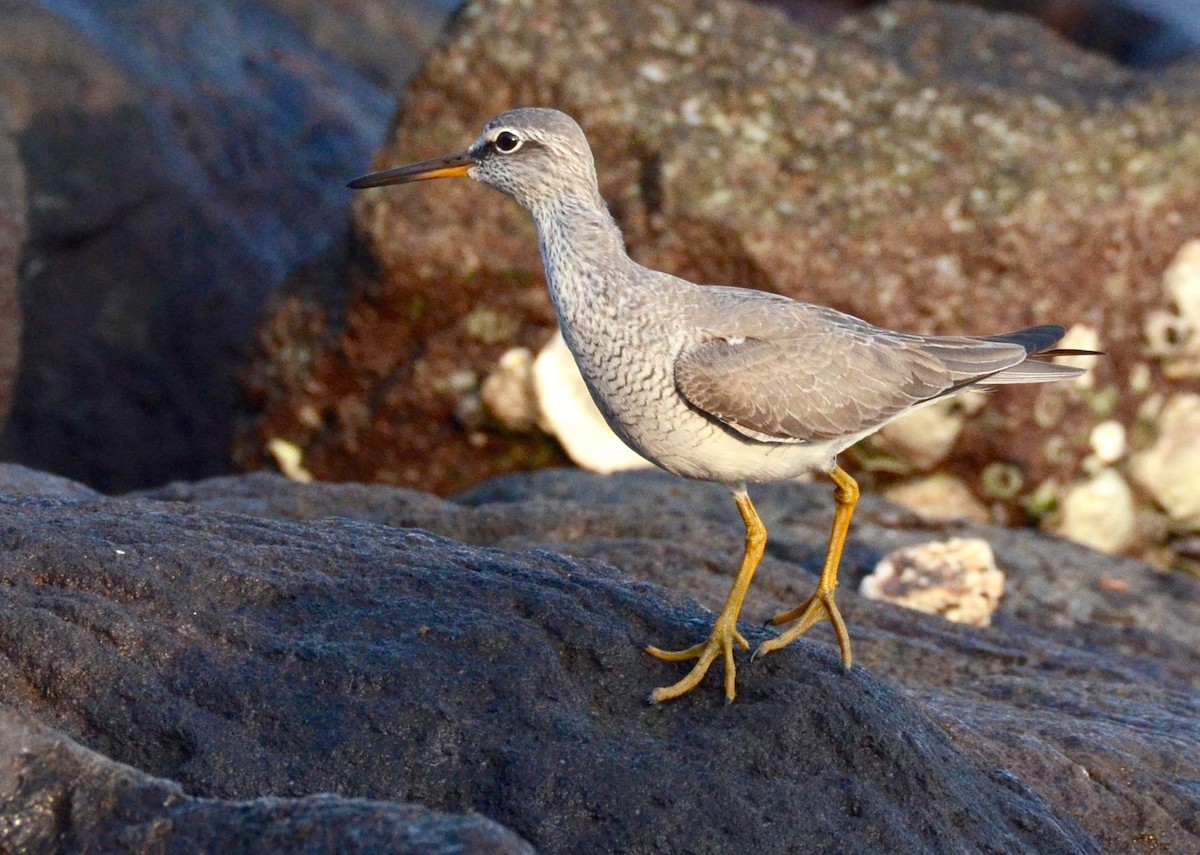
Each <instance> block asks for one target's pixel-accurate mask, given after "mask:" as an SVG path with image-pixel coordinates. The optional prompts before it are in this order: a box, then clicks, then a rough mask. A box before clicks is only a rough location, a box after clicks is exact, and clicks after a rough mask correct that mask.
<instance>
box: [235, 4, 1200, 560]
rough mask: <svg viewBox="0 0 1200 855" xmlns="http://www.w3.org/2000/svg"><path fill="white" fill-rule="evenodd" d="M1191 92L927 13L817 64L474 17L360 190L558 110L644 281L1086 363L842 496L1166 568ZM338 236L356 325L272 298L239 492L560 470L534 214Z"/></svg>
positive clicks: (813, 48) (1176, 429)
mask: <svg viewBox="0 0 1200 855" xmlns="http://www.w3.org/2000/svg"><path fill="white" fill-rule="evenodd" d="M579 33H587V34H588V38H587V39H586V40H585V43H584V44H580V42H579V38H578V34H579ZM747 57H752V58H753V59H752V61H748V60H747ZM1198 75H1200V71H1198V70H1197V66H1196V65H1195V64H1190V65H1189V64H1181V65H1177V66H1173V67H1172V68H1170V69H1168V70H1167V71H1161V70H1160V71H1156V72H1153V73H1150V72H1136V71H1132V70H1129V69H1127V68H1122V67H1120V66H1118V65H1117V64H1115V63H1113V62H1111V61H1109V60H1107V59H1105V58H1103V57H1101V56H1098V55H1094V54H1087V53H1083V52H1081V51H1078V50H1075V49H1073V48H1072V47H1071V46H1069V45H1067V44H1065V43H1064V42H1063V41H1062V40H1061V39H1059V38H1056V37H1055V36H1053V35H1052V34H1051V33H1049V32H1048V31H1046V30H1045V29H1043V28H1042V27H1040V26H1039V25H1038V24H1036V23H1035V22H1033V21H1030V20H1027V19H1023V18H1017V17H999V16H994V15H989V14H986V13H983V12H977V11H973V10H968V9H960V8H954V9H947V8H946V7H944V6H940V5H936V4H932V3H906V4H898V5H889V6H886V7H883V8H881V9H879V10H876V11H871V12H868V13H864V14H863V15H861V16H858V17H854V18H850V19H847V20H844V21H843V22H842V23H840V24H839V25H837V26H836V27H834V28H833V29H832V30H831V31H830V32H828V33H824V34H814V33H813V32H812V31H810V30H808V29H805V28H803V27H801V26H798V25H795V24H793V23H791V22H790V21H789V19H788V18H786V17H785V15H784V13H782V12H780V11H777V10H773V9H770V8H767V7H763V6H757V5H751V4H735V3H708V2H691V3H689V2H680V3H676V4H674V5H673V6H671V7H670V9H669V11H663V13H662V14H661V15H656V16H647V17H643V16H638V15H629V14H623V13H621V12H620V11H619V10H618V7H614V6H611V5H605V6H596V5H595V4H591V3H583V2H579V3H573V2H566V1H565V0H564V2H560V3H505V4H495V5H491V4H487V3H481V4H473V5H470V6H468V7H466V9H464V11H463V12H462V13H461V14H460V15H459V16H458V17H457V18H456V19H455V21H454V23H453V25H452V27H451V29H450V32H449V34H448V35H447V38H446V41H445V42H444V43H443V44H442V45H441V46H440V47H439V49H438V50H437V51H436V52H435V53H434V54H433V55H432V56H431V57H430V59H429V61H428V63H427V64H426V65H425V67H424V68H423V70H422V72H421V73H420V75H419V76H418V77H417V78H415V79H414V81H413V83H412V85H411V87H410V89H409V91H408V94H407V100H406V105H405V109H404V111H403V112H402V113H401V114H399V115H398V117H397V121H396V124H395V126H394V128H393V132H392V137H391V142H390V143H389V145H388V146H387V148H386V149H385V151H384V153H383V154H382V155H381V156H380V157H379V158H378V159H377V161H376V163H377V165H382V164H394V163H401V162H406V161H409V160H413V159H419V158H422V157H426V156H432V155H433V154H435V153H439V152H448V151H452V150H457V149H459V148H462V147H463V146H465V145H466V144H467V143H469V142H470V141H471V140H472V139H473V138H474V136H475V134H476V133H477V131H478V129H479V128H480V127H481V126H482V124H483V123H484V122H485V121H486V120H487V119H488V118H489V117H491V116H492V115H494V114H495V113H498V112H500V111H501V110H503V109H505V108H506V107H507V106H510V105H513V104H538V103H551V104H555V105H558V106H560V107H562V108H564V109H566V110H567V111H568V112H571V113H572V114H574V115H576V116H577V117H578V118H579V120H580V122H581V123H582V124H583V126H584V127H585V129H586V130H587V131H588V132H589V136H590V138H591V140H592V142H593V146H594V148H595V150H596V156H597V160H598V163H599V168H600V174H601V180H602V184H603V192H604V194H605V196H606V198H607V199H608V200H609V201H610V204H611V205H612V207H613V210H614V213H615V215H616V216H617V219H618V220H619V221H620V223H621V224H622V226H623V228H624V230H625V233H626V236H627V239H628V243H629V246H630V249H631V252H632V253H633V255H634V256H635V257H637V258H638V259H639V260H640V261H642V262H643V263H645V264H648V265H651V266H657V267H661V268H665V269H668V270H671V271H673V272H675V273H677V274H680V275H683V276H686V277H689V278H692V279H695V280H699V281H708V282H732V283H738V284H743V285H749V286H754V287H759V288H765V289H768V290H773V291H778V292H781V293H786V294H789V295H791V296H795V297H800V298H804V299H808V300H813V301H816V302H821V303H826V304H831V305H834V306H837V307H839V308H842V309H844V310H847V311H850V312H852V313H854V314H857V315H860V316H862V317H865V318H867V319H870V320H872V321H876V322H879V323H881V324H886V325H890V326H893V327H897V328H901V329H908V330H918V331H923V332H942V333H951V332H961V331H970V332H976V333H985V332H989V331H997V330H1002V329H1011V328H1016V327H1019V326H1022V325H1027V324H1032V323H1037V322H1045V321H1058V322H1062V323H1063V324H1064V325H1066V326H1068V327H1070V328H1071V333H1070V336H1069V341H1068V344H1069V345H1074V346H1081V347H1092V348H1098V349H1100V350H1103V351H1104V352H1105V357H1104V358H1103V359H1100V360H1093V362H1094V363H1095V367H1094V370H1093V371H1091V372H1089V374H1088V375H1087V377H1086V378H1084V379H1083V380H1082V381H1081V382H1078V383H1076V384H1074V385H1068V384H1059V385H1054V386H1046V387H1041V388H1025V389H1012V390H1004V391H1002V392H1000V393H997V394H995V395H992V396H989V397H987V398H981V399H977V400H967V401H956V402H952V403H948V404H947V405H946V406H943V407H940V408H936V409H932V410H928V411H925V412H923V413H921V414H919V415H918V416H917V417H915V419H914V420H912V421H909V422H906V423H901V424H897V425H895V426H893V427H891V428H889V429H888V430H886V431H884V432H883V433H882V434H881V436H879V437H878V438H876V439H875V440H873V441H872V442H869V443H866V444H864V445H863V446H862V447H861V448H859V449H858V450H857V451H856V452H855V453H853V454H851V455H850V456H851V458H852V460H853V465H854V466H855V468H856V470H857V471H859V472H862V473H866V474H867V477H866V478H865V479H864V480H865V481H866V482H867V483H868V486H871V487H881V488H886V489H887V492H888V494H889V495H891V496H892V497H894V498H895V499H896V500H897V501H901V502H904V503H907V504H909V505H910V506H912V507H915V508H917V509H920V510H922V511H923V512H925V513H927V514H929V515H930V516H931V517H938V516H946V515H949V516H962V515H966V516H969V517H972V518H975V519H981V520H982V519H992V520H996V521H1000V522H1020V521H1027V520H1030V519H1032V520H1036V521H1039V522H1041V523H1042V524H1044V525H1045V526H1046V527H1048V528H1051V529H1053V530H1056V531H1060V532H1062V533H1064V534H1066V535H1067V536H1069V537H1072V538H1074V539H1076V540H1078V541H1080V542H1084V543H1087V544H1089V545H1092V546H1094V547H1096V548H1100V549H1104V550H1106V551H1111V552H1130V553H1136V554H1139V555H1142V556H1144V557H1150V558H1153V559H1155V560H1156V561H1158V562H1159V563H1160V564H1162V565H1164V566H1167V565H1172V564H1180V563H1183V562H1185V561H1186V556H1187V555H1188V554H1189V553H1190V552H1191V551H1192V550H1194V549H1195V546H1194V542H1193V541H1192V539H1191V538H1192V534H1193V532H1195V531H1196V530H1197V528H1198V527H1200V496H1198V495H1197V489H1200V488H1198V486H1197V485H1200V469H1198V468H1197V467H1200V457H1197V456H1196V454H1195V453H1194V452H1193V451H1192V450H1191V449H1192V447H1193V445H1192V443H1191V442H1190V438H1191V437H1192V436H1193V435H1194V434H1195V432H1196V426H1197V424H1198V422H1200V397H1197V394H1196V393H1197V392H1198V391H1200V368H1198V366H1200V359H1198V357H1197V354H1198V353H1200V351H1197V350H1196V348H1197V347H1200V344H1197V342H1198V341H1200V336H1196V335H1193V333H1192V330H1193V329H1194V328H1195V327H1196V325H1197V324H1200V303H1198V302H1197V301H1198V300H1200V243H1196V241H1197V236H1198V235H1200V136H1198V135H1197V130H1196V116H1197V114H1198V110H1200V94H1198V93H1200V79H1198ZM480 81H487V84H486V85H481V84H480ZM714 81H719V85H715V83H714ZM355 217H356V219H355V223H356V235H357V240H358V244H357V247H358V248H357V254H356V258H355V261H354V263H353V264H352V265H351V267H350V268H349V270H348V271H347V273H346V278H345V280H344V284H343V283H339V287H343V288H344V290H343V291H342V293H347V292H348V293H349V294H350V295H351V296H350V298H349V300H348V301H343V300H339V301H336V303H335V308H333V309H331V308H329V306H328V303H327V302H325V303H323V302H322V301H321V300H319V299H315V298H308V299H306V298H303V297H297V298H293V299H288V300H284V301H282V302H281V303H280V304H279V305H278V306H277V307H276V308H275V309H274V311H273V313H272V315H271V317H270V319H269V320H268V322H267V323H266V325H265V327H264V331H263V333H262V334H261V337H260V342H261V355H260V356H259V357H258V358H257V360H256V362H255V366H254V368H253V369H252V370H251V371H250V373H249V374H248V375H247V376H248V388H249V389H250V390H251V393H252V394H253V396H254V398H253V399H254V401H255V403H256V406H257V407H258V409H259V412H260V414H261V415H260V416H259V417H258V418H257V419H256V420H255V421H254V422H253V423H252V425H250V426H249V427H248V429H247V430H246V431H244V432H243V433H242V434H241V435H240V437H239V440H238V443H237V445H236V450H235V455H236V458H237V460H238V461H239V463H240V464H241V465H243V466H248V467H253V466H257V465H272V458H271V455H270V454H269V453H268V449H269V448H270V447H271V443H272V442H276V443H285V444H286V445H287V447H288V448H289V449H291V450H292V451H293V455H294V459H295V460H296V461H298V462H297V464H296V465H297V466H299V467H300V468H302V469H303V470H304V471H306V472H308V473H310V474H311V475H313V476H315V477H317V478H321V479H335V480H340V479H356V480H373V481H383V482H387V483H394V484H401V485H408V486H420V487H422V488H425V489H433V490H435V491H438V492H452V491H454V490H458V489H462V488H464V487H466V486H468V485H470V484H471V483H474V482H476V481H477V480H478V479H479V478H480V476H481V475H482V474H487V473H495V472H500V471H506V470H511V469H521V468H532V467H536V466H539V465H544V464H546V463H548V462H556V461H558V460H561V456H560V454H561V453H560V451H559V449H558V446H557V445H555V444H554V443H553V442H551V441H550V440H549V439H548V438H547V436H546V433H544V432H543V431H542V430H541V429H539V427H538V426H537V423H538V421H539V417H540V420H541V421H542V422H543V423H549V424H550V425H552V426H553V425H554V424H555V422H556V421H558V420H557V419H556V413H555V410H556V406H557V405H556V403H555V401H554V395H553V393H551V394H549V395H545V394H539V393H538V392H537V391H536V390H534V391H533V392H531V391H529V390H530V388H531V384H532V383H533V379H532V378H533V374H534V370H535V369H534V366H535V365H536V363H535V361H534V355H535V354H537V353H538V352H539V350H541V348H542V347H543V346H544V345H545V343H546V342H547V341H548V340H549V339H550V337H551V335H552V333H553V329H554V325H553V315H552V313H551V310H550V306H549V301H548V299H547V297H546V294H545V290H544V286H543V283H542V278H541V277H542V274H541V266H540V261H539V259H538V255H537V247H536V241H535V239H534V236H533V229H532V225H531V223H530V222H529V221H528V217H527V216H526V215H525V214H524V212H523V211H521V210H519V209H518V208H517V207H516V206H515V205H513V204H512V203H510V202H509V201H508V200H505V199H503V198H502V197H500V196H499V195H497V194H488V193H481V192H480V188H479V187H477V186H475V185H473V184H471V183H470V182H458V183H450V186H439V187H438V188H437V189H436V190H435V191H431V190H429V188H415V189H414V188H406V189H404V190H399V191H398V190H396V189H395V188H390V189H383V190H377V191H370V192H367V193H364V194H362V195H361V196H359V197H358V198H357V199H356V202H355ZM514 398H515V399H516V400H514ZM411 425H419V426H420V429H419V430H413V429H412V428H411V427H409V426H411ZM558 433H559V435H560V437H561V438H562V439H563V441H564V443H567V444H568V450H570V447H569V443H570V439H571V435H572V433H574V430H573V429H572V427H571V426H570V425H569V424H568V426H567V427H566V428H562V427H560V428H559V429H558ZM589 444H590V443H589ZM576 457H577V459H579V458H578V456H576ZM300 461H302V462H300ZM601 465H602V464H601Z"/></svg>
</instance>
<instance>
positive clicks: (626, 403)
mask: <svg viewBox="0 0 1200 855" xmlns="http://www.w3.org/2000/svg"><path fill="white" fill-rule="evenodd" d="M452 176H468V177H470V178H473V179H475V180H476V181H481V182H483V183H484V184H487V185H490V186H491V187H494V188H496V189H497V190H500V191H501V192H503V193H505V194H507V195H508V196H511V197H512V198H513V199H515V200H516V201H517V202H518V203H519V204H521V205H522V206H523V207H524V208H525V209H526V210H528V211H529V213H530V214H532V215H533V220H534V223H535V224H536V228H537V236H538V243H539V245H540V247H541V253H542V263H543V265H544V267H545V270H546V284H547V286H548V287H549V290H550V297H551V300H552V302H553V304H554V310H555V312H556V313H557V315H558V323H559V327H560V329H561V330H562V335H563V338H564V339H565V340H566V342H567V346H568V347H569V348H570V350H571V353H573V354H574V356H575V361H576V362H577V363H578V365H579V371H580V373H581V374H582V375H583V379H584V380H585V381H586V383H587V387H588V389H589V390H590V391H591V394H592V397H593V398H594V399H595V401H596V404H597V406H598V407H599V408H600V411H601V413H603V414H604V418H605V420H606V421H607V422H608V424H609V426H610V427H611V428H612V429H613V430H614V431H615V432H616V433H617V435H618V436H620V437H621V438H622V439H623V440H624V441H625V442H626V443H628V444H629V445H630V446H631V447H633V448H634V449H635V450H636V451H637V452H638V453H640V454H641V455H642V456H643V457H645V458H647V459H648V460H651V461H653V462H654V463H656V464H657V465H658V466H660V467H662V468H663V469H665V470H667V471H668V472H673V473H675V474H677V475H681V476H683V477H685V478H694V479H699V480H704V481H715V482H717V483H720V484H724V485H726V486H727V487H728V488H729V489H730V490H731V491H732V493H733V498H734V501H735V502H736V504H737V508H738V510H739V511H740V512H741V516H742V521H743V523H744V524H745V528H746V543H745V551H744V554H743V557H742V562H741V566H740V567H739V568H738V571H737V575H736V577H735V579H734V582H733V587H732V588H731V589H730V592H729V596H728V598H727V599H726V600H725V604H724V606H723V607H722V609H721V612H720V614H719V615H718V616H717V619H716V621H715V622H714V623H713V627H712V631H711V633H710V634H709V636H708V638H707V639H705V640H704V641H702V642H700V643H699V644H697V645H695V646H694V647H689V648H687V649H686V650H662V649H659V648H657V647H647V648H646V652H648V653H649V654H651V655H653V656H655V657H657V658H659V659H662V660H666V661H668V662H684V661H691V660H696V663H695V665H694V666H693V667H692V668H691V670H690V671H689V672H688V673H687V675H686V676H684V677H683V679H681V680H679V681H678V682H676V683H674V684H673V685H670V686H665V687H662V688H658V689H655V690H654V691H653V692H652V693H651V695H650V700H651V701H653V702H655V703H661V702H663V701H668V700H671V699H674V698H678V697H680V696H681V695H683V694H685V693H687V692H689V691H691V690H692V689H694V688H695V687H696V686H697V685H699V683H700V682H701V680H703V678H704V676H705V674H706V673H707V672H708V670H709V668H710V667H711V665H712V664H713V662H714V661H716V659H717V658H718V657H720V658H722V659H723V662H724V669H725V674H724V676H725V696H726V699H727V700H729V701H732V700H733V699H734V696H735V694H736V676H735V675H736V670H735V664H734V655H733V648H734V645H735V644H736V645H738V646H740V647H742V648H743V649H745V650H749V649H750V646H749V644H748V643H747V641H746V639H745V638H744V637H743V636H742V634H741V633H740V632H739V631H738V628H737V619H738V615H739V614H740V612H741V609H742V601H743V600H744V599H745V597H746V592H747V590H748V589H749V587H750V582H751V580H752V579H753V577H754V571H755V568H756V567H757V566H758V563H759V560H760V559H761V558H762V555H763V549H764V548H765V546H766V541H767V530H766V528H765V526H764V525H763V523H762V520H761V519H759V516H758V512H757V511H756V510H755V508H754V504H753V503H752V502H751V501H750V496H749V494H748V492H747V484H754V483H762V482H767V481H777V480H784V479H790V478H795V477H797V476H800V475H802V474H804V473H808V472H823V473H825V474H826V475H828V476H829V477H830V478H831V479H832V480H833V483H834V485H835V490H834V499H835V509H834V518H833V530H832V533H831V535H830V538H829V548H828V551H827V552H826V556H825V564H824V567H823V569H822V571H821V576H820V580H819V581H818V583H817V588H816V591H815V592H814V593H813V595H812V597H811V598H809V599H808V600H807V601H806V602H805V603H804V604H802V605H801V606H800V607H799V608H796V609H793V610H792V611H789V612H785V613H784V614H780V615H777V616H776V617H775V618H773V619H772V620H771V623H773V624H775V625H777V626H778V625H783V624H787V625H788V626H787V627H786V629H785V630H784V631H783V632H782V633H781V634H780V635H778V636H775V637H773V638H771V639H769V640H767V641H765V642H763V643H762V644H761V645H760V646H759V647H758V648H757V650H756V651H755V653H754V655H753V656H752V657H751V660H752V661H753V660H754V659H756V658H758V657H760V656H762V655H764V654H767V653H770V652H772V651H775V650H779V649H780V648H782V647H785V646H786V645H788V644H790V643H791V642H793V641H795V640H796V639H797V638H798V637H800V636H801V635H803V634H804V633H805V632H806V631H807V630H808V629H809V628H810V627H811V626H813V625H814V624H816V623H818V622H820V621H829V622H830V623H831V624H832V625H833V629H834V631H835V633H836V634H837V641H838V647H839V650H840V653H841V659H842V665H843V667H844V668H845V670H846V671H847V672H848V671H849V670H850V667H851V663H852V661H853V660H852V657H851V652H850V634H849V632H848V631H847V630H846V624H845V622H844V621H843V620H842V616H841V613H840V612H839V611H838V607H837V603H836V602H835V596H834V595H835V591H836V590H837V582H838V564H839V562H840V560H841V556H842V549H843V546H844V544H845V541H846V532H847V530H848V529H849V526H850V517H851V515H852V514H853V513H854V507H855V504H856V503H857V501H858V495H859V491H858V485H857V483H856V482H855V481H854V479H853V478H852V477H850V475H849V474H847V473H846V471H845V470H843V469H842V468H841V467H840V466H838V464H837V455H838V454H839V453H840V452H841V451H844V450H845V449H846V448H848V447H849V446H851V445H853V444H854V443H855V442H857V441H859V440H860V439H862V438H863V437H865V436H868V435H869V434H872V433H874V432H875V431H877V430H879V429H880V428H881V427H883V426H884V425H885V424H887V423H888V422H890V421H892V420H893V419H896V418H899V417H900V416H902V415H904V414H905V413H907V412H910V411H911V410H913V409H915V408H917V407H920V406H922V405H924V404H928V403H930V402H932V401H935V400H938V399H940V398H943V397H946V396H948V395H954V394H956V393H958V392H962V391H964V390H967V389H974V388H980V387H990V386H997V385H1001V384H1010V383H1044V382H1047V381H1053V380H1064V379H1066V378H1069V377H1074V376H1076V375H1078V374H1080V373H1081V372H1082V371H1083V369H1081V368H1076V367H1068V366H1064V365H1058V364H1054V363H1050V362H1043V361H1039V360H1036V359H1032V357H1035V356H1039V355H1040V356H1043V357H1045V356H1052V355H1055V354H1061V353H1066V352H1067V351H1055V350H1051V348H1053V346H1054V345H1055V344H1056V343H1057V342H1058V341H1059V339H1061V338H1062V336H1063V328H1062V327H1059V326H1050V325H1046V326H1035V327H1029V328H1027V329H1022V330H1018V331H1016V332H1010V333H1004V334H1002V335H993V336H984V337H967V336H955V337H948V336H924V335H913V334H907V333H900V332H893V331H891V330H887V329H882V328H880V327H877V326H873V325H872V324H869V323H867V322H866V321H863V320H860V319H858V318H856V317H853V316H851V315H847V314H844V313H842V312H839V311H836V310H834V309H831V308H826V307H823V306H814V305H810V304H808V303H802V302H799V301H797V300H792V299H790V298H788V297H783V296H780V295H778V294H769V293H765V292H762V291H755V290H750V289H746V288H733V287H721V286H711V285H707V286H706V285H697V284H694V283H692V282H688V281H687V280H685V279H681V278H679V277H677V276H672V275H670V274H668V273H662V272H660V271H657V270H651V269H649V268H646V267H643V266H642V265H640V264H638V263H637V262H635V261H633V260H632V259H631V258H630V257H629V255H628V254H627V253H626V251H625V242H624V239H623V237H622V235H621V231H620V229H619V228H618V226H617V224H616V222H615V221H614V220H613V218H612V216H611V214H610V213H609V211H608V206H607V205H606V204H605V202H604V199H603V198H601V196H600V190H599V186H598V184H597V181H596V168H595V163H594V161H593V158H592V151H591V148H590V147H589V146H588V142H587V138H586V137H585V136H584V133H583V131H582V130H581V129H580V127H579V125H578V124H576V122H575V120H574V119H572V118H571V117H570V116H568V115H566V114H565V113H562V112H559V111H557V110H550V109H544V108H522V109H516V110H510V111H508V112H506V113H503V114H501V115H499V116H497V117H496V118H494V119H492V120H491V121H490V122H488V123H487V125H486V126H485V127H484V129H483V132H482V133H481V134H480V135H479V138H478V139H476V140H475V142H474V143H472V144H471V145H470V147H468V148H467V149H466V150H464V151H462V152H460V153H458V154H451V155H448V156H446V157H440V158H435V159H433V160H425V161H422V162H420V163H414V164H411V165H409V166H401V167H397V168H394V169H388V170H384V171H382V172H375V173H371V174H369V175H365V176H363V177H361V178H358V179H356V180H354V181H352V182H350V185H349V186H350V187H352V188H354V189H362V188H367V187H381V186H384V185H389V184H405V183H408V182H412V181H423V180H426V179H431V178H448V177H452Z"/></svg>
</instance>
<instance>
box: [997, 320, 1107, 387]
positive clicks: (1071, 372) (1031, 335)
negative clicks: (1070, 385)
mask: <svg viewBox="0 0 1200 855" xmlns="http://www.w3.org/2000/svg"><path fill="white" fill-rule="evenodd" d="M1065 334H1066V330H1065V329H1064V328H1063V327H1060V326H1058V325H1057V324H1043V325H1041V326H1036V327H1026V328H1025V329H1023V330H1017V331H1015V332H1010V333H1003V334H1001V335H991V336H984V337H983V338H984V340H985V341H997V342H1004V343H1006V344H1019V345H1020V346H1021V347H1023V348H1025V353H1026V354H1028V355H1029V357H1034V356H1040V357H1043V358H1045V357H1052V356H1100V355H1101V354H1100V352H1099V351H1094V350H1074V349H1070V348H1066V349H1064V348H1055V347H1054V345H1056V344H1058V342H1059V341H1061V340H1062V337H1063V335H1065ZM1085 371H1087V369H1086V368H1079V367H1077V366H1074V365H1057V364H1055V363H1053V362H1042V361H1040V360H1037V359H1032V358H1027V359H1026V360H1025V361H1024V362H1022V363H1021V364H1019V365H1014V366H1013V367H1012V368H1006V369H1004V370H1003V371H998V372H997V373H995V374H992V375H991V376H990V377H985V378H983V379H981V380H980V381H979V385H980V386H1001V385H1006V384H1009V383H1050V382H1053V381H1055V380H1068V379H1070V378H1072V377H1078V376H1079V375H1080V374H1083V373H1084V372H1085Z"/></svg>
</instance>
